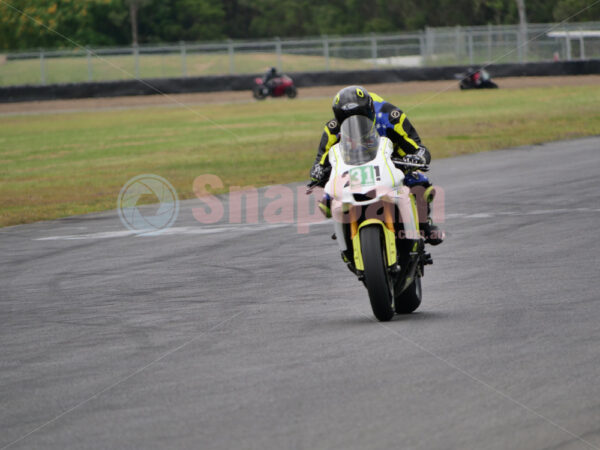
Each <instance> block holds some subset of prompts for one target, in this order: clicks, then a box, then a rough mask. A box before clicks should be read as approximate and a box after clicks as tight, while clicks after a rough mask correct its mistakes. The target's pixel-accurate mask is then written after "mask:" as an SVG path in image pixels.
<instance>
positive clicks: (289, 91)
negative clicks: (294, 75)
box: [285, 86, 298, 98]
mask: <svg viewBox="0 0 600 450" xmlns="http://www.w3.org/2000/svg"><path fill="white" fill-rule="evenodd" d="M285 94H286V95H287V96H288V97H289V98H296V96H297V95H298V91H297V90H296V88H295V87H294V86H290V87H288V88H287V89H286V90H285Z"/></svg>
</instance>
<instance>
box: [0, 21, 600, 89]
mask: <svg viewBox="0 0 600 450" xmlns="http://www.w3.org/2000/svg"><path fill="white" fill-rule="evenodd" d="M594 58H600V22H591V23H573V24H560V25H557V24H529V25H528V26H527V28H526V30H520V29H519V27H518V26H517V25H514V26H491V25H489V26H474V27H453V28H426V29H425V30H423V31H419V32H410V33H409V32H406V33H395V34H371V35H361V36H343V37H340V36H320V37H318V38H306V39H273V40H262V41H226V42H218V43H186V42H181V43H177V44H165V45H151V46H150V45H143V46H139V47H133V48H132V47H126V48H94V49H87V48H86V49H83V48H79V49H73V50H59V51H46V50H38V51H31V52H24V53H9V54H6V55H0V86H10V85H24V84H30V85H45V84H54V83H76V82H84V81H108V80H123V79H131V78H145V79H148V78H168V77H189V76H206V75H215V76H219V75H227V74H251V73H262V72H264V71H265V70H267V69H268V68H269V67H277V68H278V69H279V70H280V71H284V72H313V71H335V70H361V69H372V68H394V67H424V66H445V65H477V66H481V65H485V64H488V63H526V62H539V61H570V60H574V59H594Z"/></svg>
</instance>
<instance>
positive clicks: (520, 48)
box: [516, 30, 523, 64]
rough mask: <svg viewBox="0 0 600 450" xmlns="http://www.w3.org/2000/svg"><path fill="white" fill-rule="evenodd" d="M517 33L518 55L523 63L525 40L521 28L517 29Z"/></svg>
mask: <svg viewBox="0 0 600 450" xmlns="http://www.w3.org/2000/svg"><path fill="white" fill-rule="evenodd" d="M516 33H517V55H518V59H519V63H520V64H522V63H523V42H522V41H523V40H522V34H521V31H520V30H517V31H516Z"/></svg>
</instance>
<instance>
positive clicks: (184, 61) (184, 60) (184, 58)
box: [179, 41, 187, 77]
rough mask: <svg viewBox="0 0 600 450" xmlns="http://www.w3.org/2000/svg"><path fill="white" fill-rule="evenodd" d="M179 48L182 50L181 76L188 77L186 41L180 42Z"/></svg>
mask: <svg viewBox="0 0 600 450" xmlns="http://www.w3.org/2000/svg"><path fill="white" fill-rule="evenodd" d="M179 48H180V51H181V76H183V77H187V48H186V46H185V41H180V42H179Z"/></svg>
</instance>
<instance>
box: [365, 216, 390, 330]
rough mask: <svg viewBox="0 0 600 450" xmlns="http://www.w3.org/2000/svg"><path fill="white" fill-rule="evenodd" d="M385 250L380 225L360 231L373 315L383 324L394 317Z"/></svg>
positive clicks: (366, 281) (366, 283)
mask: <svg viewBox="0 0 600 450" xmlns="http://www.w3.org/2000/svg"><path fill="white" fill-rule="evenodd" d="M384 248H385V244H384V242H383V236H382V235H381V228H380V227H379V226H378V225H370V226H366V227H364V228H363V229H361V230H360V250H361V252H362V257H363V263H364V269H365V271H364V275H365V285H366V286H367V291H368V292H369V300H370V301H371V309H372V310H373V314H374V315H375V317H376V318H377V320H379V321H381V322H387V321H388V320H391V319H392V317H394V309H393V307H392V303H393V298H392V294H391V290H390V283H389V279H388V273H387V264H386V257H385V254H384V251H383V249H384Z"/></svg>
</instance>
